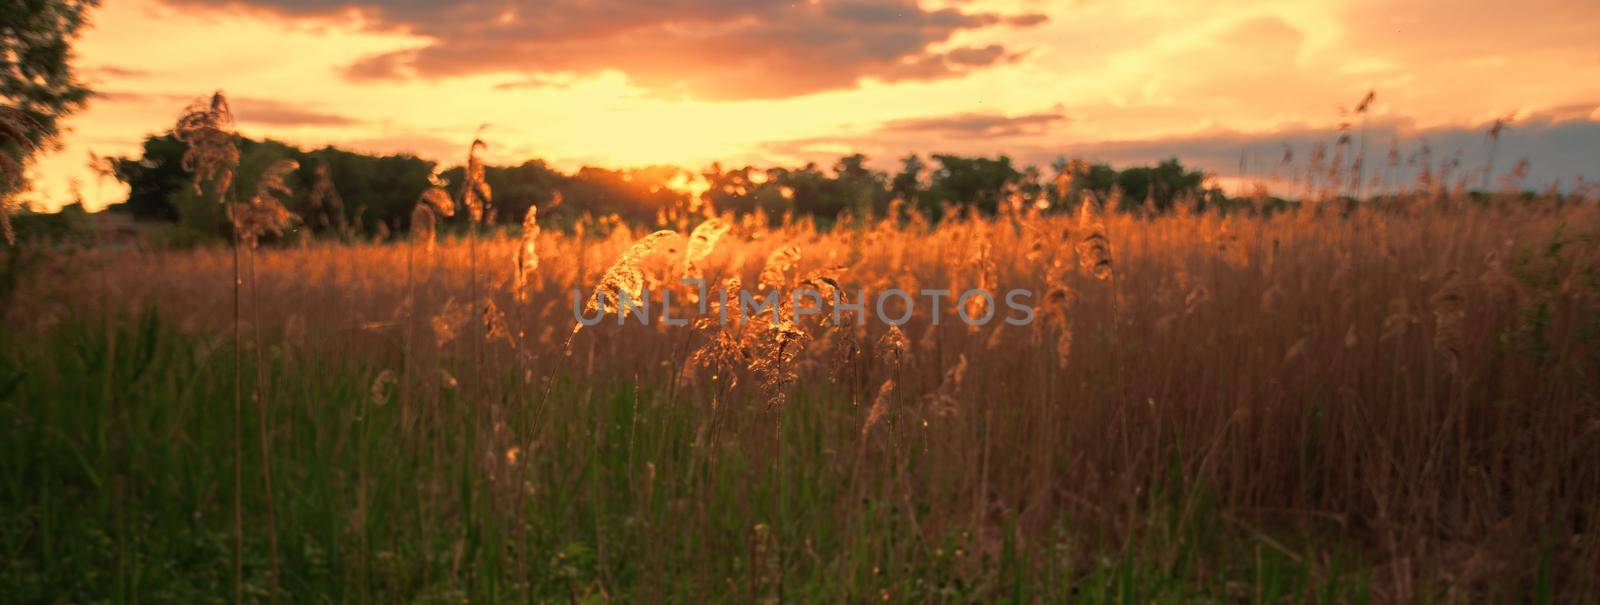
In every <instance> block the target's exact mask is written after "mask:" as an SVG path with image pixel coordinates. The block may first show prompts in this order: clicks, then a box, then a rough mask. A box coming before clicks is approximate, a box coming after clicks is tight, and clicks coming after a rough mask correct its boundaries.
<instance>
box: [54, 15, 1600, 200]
mask: <svg viewBox="0 0 1600 605" xmlns="http://www.w3.org/2000/svg"><path fill="white" fill-rule="evenodd" d="M565 4H567V3H564V2H556V3H554V5H552V6H551V7H544V6H541V5H537V4H529V5H526V6H524V5H522V4H519V3H512V4H510V5H507V6H505V7H501V8H498V9H495V10H493V11H486V10H483V11H480V10H476V9H472V8H460V9H459V10H452V11H445V12H440V13H438V14H434V13H428V12H426V11H412V12H407V11H405V10H401V9H398V8H395V9H385V8H382V7H383V6H384V5H383V3H381V2H375V3H370V4H369V3H363V2H336V3H328V6H331V7H333V8H328V9H317V10H303V9H301V8H299V6H300V5H299V4H298V3H290V2H281V3H280V2H275V1H273V0H247V1H237V2H221V1H216V2H213V1H210V0H171V1H165V2H163V1H159V0H121V1H118V2H110V3H107V5H106V6H104V7H103V8H102V9H101V10H99V11H98V12H97V13H96V14H94V15H93V20H94V25H93V28H92V29H91V30H89V31H88V32H87V34H86V35H85V36H84V38H83V39H82V40H81V42H80V44H79V45H78V49H77V53H78V56H79V61H80V63H81V66H82V70H83V73H84V74H86V75H87V76H88V78H89V79H90V80H91V81H92V82H93V83H94V85H95V88H96V89H97V91H98V93H99V94H98V96H97V97H96V98H95V99H94V100H93V101H92V102H91V104H90V107H89V109H88V110H86V111H84V112H82V113H81V114H79V115H77V116H74V117H73V118H71V119H70V120H69V121H68V122H67V126H68V127H69V128H70V129H71V132H70V134H68V135H67V136H66V137H65V139H64V143H65V145H64V147H63V148H62V149H61V150H60V151H59V152H57V153H55V154H52V155H50V156H47V157H45V158H43V159H42V160H41V161H40V162H38V165H37V166H36V168H35V174H36V175H37V176H38V179H37V183H36V184H35V191H33V192H31V193H29V194H27V195H26V196H25V197H26V198H27V199H30V200H33V201H34V202H35V203H36V204H38V205H42V206H45V207H54V206H59V205H60V204H62V203H65V201H66V200H67V199H68V197H69V196H68V190H69V187H70V186H71V184H72V183H73V182H76V183H77V184H78V187H79V189H80V191H81V192H82V195H83V196H84V197H85V198H87V199H88V200H90V202H91V203H90V205H91V206H99V205H102V204H103V203H105V202H107V201H108V200H115V199H118V198H119V197H120V196H121V195H122V194H121V191H120V189H119V186H118V185H116V184H115V183H98V182H96V180H95V178H94V177H93V176H92V173H91V172H90V171H89V170H88V168H87V166H86V159H87V154H88V153H90V152H93V153H95V154H98V155H100V156H119V155H129V154H134V152H135V150H136V148H137V146H138V145H139V143H140V140H141V139H142V137H143V136H145V135H147V134H151V133H156V132H159V131H162V130H163V129H165V128H168V127H170V124H171V122H172V120H173V118H174V116H175V114H176V112H177V111H178V109H180V108H182V107H183V105H185V104H186V103H187V102H188V101H190V100H192V99H193V98H195V97H198V96H201V95H205V94H208V93H209V92H210V91H212V90H215V89H219V88H220V89H224V90H226V91H227V92H228V93H229V94H230V96H231V97H232V98H233V99H235V109H236V111H237V114H238V116H239V119H240V121H241V130H242V131H243V132H244V133H245V134H247V135H249V136H254V137H271V138H276V139H280V140H284V141H286V142H290V143H293V144H297V145H300V146H305V147H312V146H321V145H328V144H334V145H339V146H341V147H347V148H352V149H357V150H366V151H383V152H396V151H409V152H414V153H418V154H421V155H422V156H424V157H427V158H431V159H436V160H440V161H443V162H446V163H450V164H454V163H457V162H459V161H460V160H459V158H460V157H461V156H462V155H463V154H464V153H465V146H466V143H467V142H468V141H469V140H470V138H471V136H470V135H471V134H472V132H473V131H474V130H475V129H476V128H477V126H478V125H479V124H483V123H488V124H489V125H490V127H489V129H488V130H487V131H486V134H487V136H486V138H487V139H488V140H489V141H490V142H491V146H490V151H491V154H490V157H491V159H492V160H493V161H498V162H506V163H512V162H520V161H521V160H523V159H527V158H533V157H538V158H544V159H546V160H548V161H550V162H552V163H553V164H554V165H556V166H558V167H561V168H563V169H568V170H571V169H576V168H577V167H579V166H582V165H586V164H592V165H604V166H619V167H620V166H640V165H648V164H660V163H665V164H675V165H681V166H684V167H687V168H690V169H695V168H698V167H700V166H703V165H706V164H709V163H710V162H714V161H720V162H723V163H724V164H743V163H754V164H773V163H786V162H799V161H808V160H818V161H820V162H822V163H824V164H826V163H827V162H829V161H831V159H832V158H834V157H837V156H838V155H842V154H845V153H853V152H862V153H866V154H867V155H868V156H869V157H870V158H872V160H873V161H874V165H876V166H878V167H879V168H880V169H886V168H889V167H892V161H893V158H895V157H898V156H899V155H903V154H905V153H907V152H910V151H922V152H938V151H950V152H960V153H969V154H996V153H1009V154H1011V155H1012V156H1013V157H1016V158H1018V159H1019V160H1020V161H1022V162H1024V163H1032V164H1040V165H1043V164H1047V163H1048V162H1049V161H1050V160H1052V159H1054V158H1055V157H1056V156H1058V155H1082V156H1086V157H1090V158H1098V159H1104V160H1108V161H1113V162H1117V163H1129V162H1149V161H1153V160H1155V159H1158V158H1161V157H1165V156H1168V155H1178V156H1179V157H1182V158H1183V159H1185V160H1186V161H1189V162H1191V163H1194V164H1196V165H1199V166H1201V167H1203V168H1206V169H1208V170H1211V171H1213V172H1216V173H1218V174H1219V175H1220V176H1223V177H1230V176H1234V175H1235V173H1237V171H1238V169H1237V165H1238V163H1239V156H1240V154H1241V151H1246V150H1248V149H1251V148H1257V149H1259V150H1261V153H1263V154H1271V153H1274V151H1273V150H1275V149H1276V148H1278V147H1279V146H1280V144H1281V143H1284V142H1289V143H1294V144H1300V143H1301V142H1303V141H1306V140H1308V139H1310V138H1312V137H1315V136H1320V135H1319V134H1318V133H1324V134H1325V133H1327V132H1329V131H1331V129H1333V128H1334V127H1335V126H1336V125H1337V124H1338V123H1339V122H1340V120H1341V116H1340V114H1339V111H1340V109H1341V108H1344V109H1346V110H1348V109H1350V108H1351V106H1353V105H1354V103H1355V102H1356V101H1358V100H1359V99H1360V97H1361V95H1363V94H1364V93H1365V92H1366V91H1367V90H1375V91H1377V93H1378V101H1377V103H1376V104H1375V105H1374V107H1373V108H1372V111H1371V113H1370V120H1371V123H1372V125H1373V128H1374V129H1380V131H1381V132H1383V133H1386V134H1387V135H1392V136H1393V137H1396V138H1399V139H1405V140H1414V139H1415V138H1417V137H1431V139H1432V140H1458V139H1459V140H1461V141H1469V140H1470V141H1476V140H1479V139H1481V138H1482V137H1481V132H1480V131H1481V130H1482V128H1483V127H1484V125H1485V124H1487V123H1488V122H1489V121H1492V120H1493V119H1495V118H1498V117H1502V116H1506V115H1512V116H1515V117H1516V118H1518V119H1521V120H1530V119H1532V120H1540V121H1539V122H1538V124H1539V125H1538V126H1537V128H1536V129H1526V132H1519V130H1518V129H1515V128H1514V129H1513V130H1512V133H1513V134H1520V135H1522V136H1525V137H1526V138H1525V139H1518V140H1517V141H1518V142H1517V143H1516V145H1515V147H1516V148H1517V149H1516V150H1514V151H1512V152H1511V153H1513V154H1516V155H1520V156H1527V157H1529V158H1530V159H1531V160H1532V165H1533V170H1534V177H1535V178H1534V180H1535V181H1548V180H1552V179H1571V178H1572V177H1574V176H1577V175H1580V174H1583V173H1584V172H1585V171H1589V170H1593V166H1592V164H1593V162H1592V161H1589V162H1587V163H1585V162H1584V161H1583V160H1581V159H1579V158H1580V157H1581V156H1583V155H1585V154H1587V157H1590V158H1592V157H1595V154H1596V153H1600V150H1597V148H1596V146H1597V143H1596V140H1597V139H1600V137H1596V136H1595V133H1596V128H1595V123H1596V122H1597V121H1600V45H1597V44H1595V43H1594V42H1593V39H1592V38H1593V32H1595V31H1600V11H1596V10H1594V8H1593V6H1591V5H1588V4H1587V3H1585V2H1581V1H1567V2H1559V1H1558V2H1533V3H1519V4H1516V5H1515V6H1514V7H1511V6H1505V5H1500V4H1495V3H1489V2H1474V3H1467V4H1459V3H1453V4H1450V5H1448V6H1445V5H1443V4H1441V3H1434V2H1400V3H1392V2H1382V3H1369V5H1360V4H1351V3H1334V2H1320V3H1258V2H1214V3H1205V4H1203V5H1200V4H1193V3H1122V2H1087V1H1086V2H1042V1H1029V0H1014V1H1008V2H963V3H956V4H948V5H940V4H936V3H931V2H924V3H923V4H921V5H917V4H914V3H911V2H905V3H900V4H895V3H887V4H885V5H886V6H887V5H895V6H899V7H900V9H899V10H898V11H897V12H893V13H885V14H882V15H879V14H876V13H870V12H867V11H866V9H864V8H862V9H859V10H856V12H855V13H846V12H844V11H843V10H842V9H841V10H834V11H833V12H826V11H823V10H822V9H816V10H799V9H795V10H799V12H795V10H779V9H778V8H775V7H766V6H765V4H767V3H760V2H757V3H752V8H751V9H749V12H748V13H747V15H746V16H745V17H740V18H741V19H744V21H740V22H739V23H754V24H755V25H747V26H741V27H750V28H754V29H752V30H751V31H752V35H754V33H755V32H767V34H764V35H780V34H779V32H788V33H782V34H781V35H793V36H796V39H795V41H794V42H793V43H792V44H791V43H790V42H783V43H775V44H771V45H769V46H767V47H764V50H762V51H760V52H759V53H758V54H757V53H756V51H755V50H754V48H755V47H746V46H744V44H745V42H743V41H742V40H740V39H739V38H737V37H736V36H734V35H732V34H728V35H718V36H712V35H710V34H705V35H688V34H682V33H669V32H675V31H679V30H678V28H695V27H702V28H705V27H711V24H713V23H718V22H719V20H720V19H724V18H732V17H729V16H728V15H723V14H717V13H712V12H705V11H704V10H702V9H698V8H693V7H694V6H695V4H694V3H690V2H677V3H667V4H665V5H663V7H664V8H663V9H662V10H660V11H656V10H648V11H640V10H618V11H610V12H607V13H606V14H595V15H586V14H576V13H560V14H562V15H564V16H563V17H562V18H561V19H558V20H556V21H554V22H553V24H551V25H532V23H534V22H537V21H538V20H539V19H547V18H548V15H549V14H556V13H553V12H548V11H556V10H558V9H560V10H564V9H565V7H564V5H565ZM677 5H682V6H681V7H680V8H678V9H677V10H678V12H673V11H672V10H667V8H665V7H671V6H677ZM464 6H465V7H470V6H472V4H471V3H469V4H467V5H464ZM496 6H500V5H498V4H497V5H496ZM844 6H850V5H848V4H846V5H844ZM860 6H862V7H865V6H869V5H867V4H862V5H860ZM870 6H878V5H877V4H873V5H870ZM340 7H342V8H340ZM726 10H729V11H732V9H726ZM874 10H876V9H874ZM734 12H737V11H734ZM914 15H920V16H916V17H915V18H917V19H921V20H924V22H923V23H922V24H921V25H916V26H914V27H913V26H907V27H910V29H895V28H896V27H899V26H897V25H893V24H894V23H896V21H895V20H896V19H901V20H909V19H912V18H913V16H914ZM955 15H965V17H957V16H955ZM763 20H768V21H763ZM946 22H948V23H946ZM555 27H560V28H565V29H562V30H560V31H553V30H552V31H547V28H555ZM768 30H770V32H769V31H768ZM472 31H479V32H488V31H493V32H495V33H493V34H492V35H494V36H504V37H505V39H506V40H507V41H506V42H505V43H504V44H503V45H500V46H484V47H482V48H479V47H477V46H474V42H473V41H472V39H470V38H468V39H460V38H459V37H460V36H466V35H467V34H465V33H464V32H472ZM801 32H804V34H803V35H804V36H807V38H803V39H802V38H799V37H798V36H801V35H802V33H801ZM477 35H479V36H487V35H491V34H488V33H480V34H477ZM444 36H457V38H448V37H444ZM539 36H557V37H556V38H552V40H559V41H558V42H544V41H542V40H544V39H543V38H540V37H539ZM884 36H910V37H909V38H907V39H905V40H901V39H900V38H886V37H884ZM803 40H813V41H812V42H805V41H803ZM1489 40H1492V41H1493V42H1494V43H1493V44H1492V45H1489V44H1486V43H1485V42H1486V41H1489ZM154 41H159V43H155V42H154ZM697 44H698V45H699V46H696V45H697ZM652 45H654V48H655V51H654V52H652V51H651V50H650V49H651V48H652ZM718 45H720V47H718ZM808 48H811V49H813V50H812V51H809V52H808V51H807V49H808ZM418 49H423V50H422V51H421V54H414V53H416V52H417V50H418ZM726 53H745V54H746V55H747V58H738V57H739V55H737V54H735V55H733V56H730V55H728V54H726ZM829 53H831V55H830V54H829ZM404 61H415V63H406V62H404ZM919 62H920V63H919ZM380 63H381V64H382V65H383V66H385V67H386V68H392V69H378V65H379V64H380ZM919 65H920V66H922V67H917V66H919ZM932 65H938V66H939V67H938V68H937V69H934V68H932V67H930V66H932ZM362 69H365V70H366V71H362ZM918 69H920V70H921V71H917V70H918ZM741 70H744V71H741ZM369 72H370V73H369ZM1556 129H1564V130H1567V131H1573V130H1576V131H1579V132H1581V133H1582V134H1563V133H1562V132H1550V131H1551V130H1556ZM1457 133H1459V134H1457ZM1467 135H1473V136H1467ZM1451 137H1454V138H1451ZM1384 138H1388V137H1387V136H1386V137H1384ZM1385 143H1387V141H1386V142H1385ZM1436 144H1437V143H1436ZM1476 152H1479V151H1478V150H1473V149H1468V150H1467V153H1476ZM1508 157H1515V156H1509V155H1508ZM1591 176H1593V175H1592V173H1591Z"/></svg>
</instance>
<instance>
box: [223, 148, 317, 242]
mask: <svg viewBox="0 0 1600 605" xmlns="http://www.w3.org/2000/svg"><path fill="white" fill-rule="evenodd" d="M299 167H300V164H299V163H297V162H295V161H294V160H278V161H277V162H273V164H272V165H271V166H268V167H267V170H266V172H263V173H262V174H261V177H260V178H259V179H258V180H257V181H256V189H255V192H254V193H253V194H251V196H250V201H249V202H243V203H241V202H234V203H231V204H228V220H229V222H231V223H232V224H233V229H234V233H235V234H237V235H238V237H239V239H240V240H242V241H244V242H245V243H246V244H249V245H250V246H251V247H255V246H256V245H257V244H258V243H259V242H260V240H261V237H262V236H264V235H279V234H282V233H283V230H284V229H286V228H288V227H289V225H292V224H294V221H295V220H296V219H297V218H298V217H296V216H295V215H294V213H292V212H289V209H288V208H285V207H284V205H283V202H282V201H280V198H281V197H283V196H287V195H290V194H291V193H292V191H291V190H290V189H289V184H288V183H287V182H285V181H284V177H287V176H288V175H289V173H291V172H294V171H295V169H297V168H299Z"/></svg>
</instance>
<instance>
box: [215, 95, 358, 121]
mask: <svg viewBox="0 0 1600 605" xmlns="http://www.w3.org/2000/svg"><path fill="white" fill-rule="evenodd" d="M228 102H229V103H230V104H231V105H232V106H233V115H234V117H235V118H236V119H238V120H239V121H240V122H243V123H253V124H266V125H270V126H352V125H355V124H360V123H361V120H357V119H355V118H352V117H350V116H346V115H340V114H335V113H327V112H322V111H317V110H313V109H306V108H304V107H302V106H299V105H295V104H293V103H285V102H283V101H276V100H272V99H254V98H248V97H246V98H240V99H229V100H228Z"/></svg>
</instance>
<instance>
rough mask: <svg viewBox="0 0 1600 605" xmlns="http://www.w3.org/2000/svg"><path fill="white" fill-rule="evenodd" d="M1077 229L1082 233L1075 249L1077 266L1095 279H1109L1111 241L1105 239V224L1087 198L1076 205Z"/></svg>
mask: <svg viewBox="0 0 1600 605" xmlns="http://www.w3.org/2000/svg"><path fill="white" fill-rule="evenodd" d="M1078 228H1079V229H1080V230H1082V231H1083V232H1084V233H1083V238H1082V239H1080V240H1078V245H1077V247H1076V250H1077V252H1078V266H1079V267H1082V268H1083V270H1084V271H1085V272H1087V273H1089V274H1090V275H1093V276H1094V277H1095V279H1099V280H1102V281H1103V280H1106V279H1110V278H1111V275H1112V273H1111V240H1110V239H1108V238H1107V237H1106V225H1105V222H1104V221H1102V220H1100V217H1098V216H1096V214H1095V211H1094V208H1093V204H1092V203H1091V202H1090V201H1089V200H1088V199H1087V198H1085V199H1084V201H1083V203H1082V204H1079V205H1078Z"/></svg>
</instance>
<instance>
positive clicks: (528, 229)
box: [512, 204, 539, 302]
mask: <svg viewBox="0 0 1600 605" xmlns="http://www.w3.org/2000/svg"><path fill="white" fill-rule="evenodd" d="M538 246H539V206H537V205H532V204H530V205H529V206H528V214H526V215H524V216H523V217H522V235H521V236H520V237H519V238H518V240H517V260H516V262H517V266H516V281H515V283H514V284H513V286H512V291H513V292H514V293H515V294H516V297H517V301H518V302H528V289H529V287H530V285H531V284H532V281H533V277H534V275H535V274H536V273H537V272H538V270H539V247H538Z"/></svg>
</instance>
